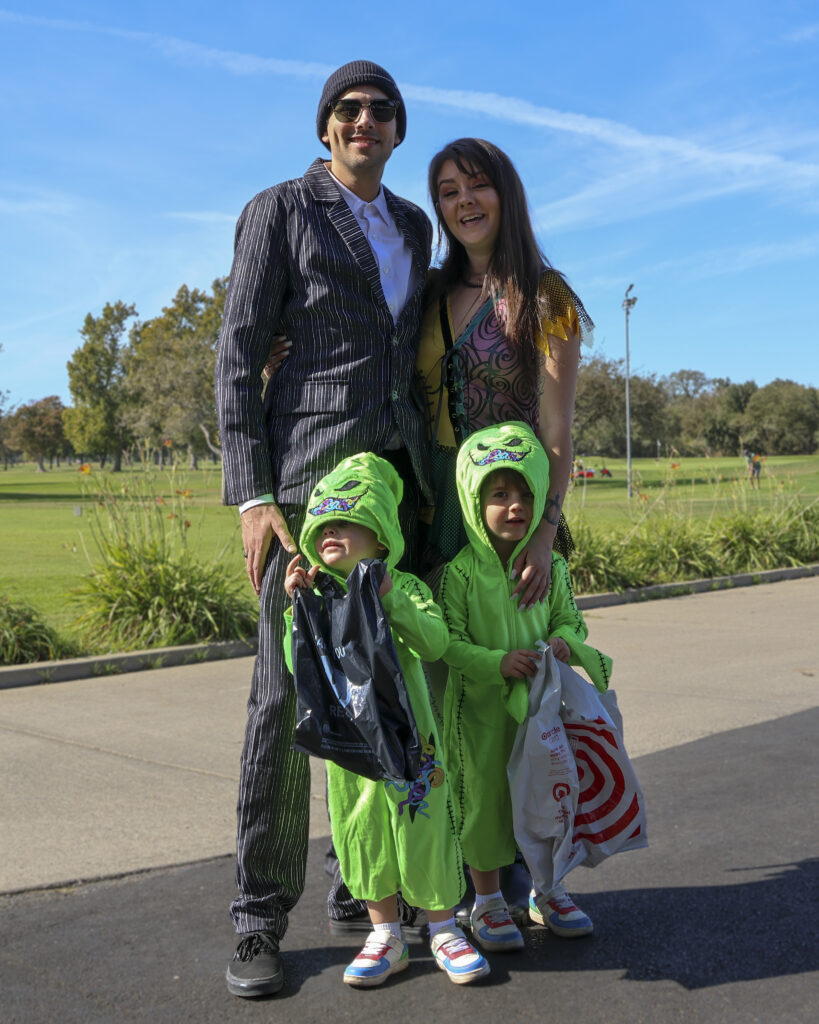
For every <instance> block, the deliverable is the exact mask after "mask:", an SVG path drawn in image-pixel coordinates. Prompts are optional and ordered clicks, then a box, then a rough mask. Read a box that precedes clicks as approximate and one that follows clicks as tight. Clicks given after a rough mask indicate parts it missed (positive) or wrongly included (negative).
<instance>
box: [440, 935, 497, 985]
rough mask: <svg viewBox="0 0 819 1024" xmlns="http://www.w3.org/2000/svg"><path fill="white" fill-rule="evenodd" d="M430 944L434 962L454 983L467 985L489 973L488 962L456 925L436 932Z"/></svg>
mask: <svg viewBox="0 0 819 1024" xmlns="http://www.w3.org/2000/svg"><path fill="white" fill-rule="evenodd" d="M430 946H431V948H432V955H433V956H434V957H435V962H436V963H437V964H438V966H439V967H440V968H441V970H442V971H446V973H447V975H448V976H449V979H450V981H454V982H455V984H456V985H468V984H469V982H470V981H476V980H477V979H478V978H482V977H483V976H484V975H486V974H489V964H488V963H487V962H486V960H485V959H484V958H483V956H482V955H481V954H480V953H479V952H478V951H477V949H475V947H474V946H472V945H470V944H469V942H467V940H466V936H465V935H464V933H463V932H462V931H461V929H460V928H458V927H455V928H445V929H444V930H443V931H440V932H437V933H436V934H435V935H433V937H432V941H431V942H430Z"/></svg>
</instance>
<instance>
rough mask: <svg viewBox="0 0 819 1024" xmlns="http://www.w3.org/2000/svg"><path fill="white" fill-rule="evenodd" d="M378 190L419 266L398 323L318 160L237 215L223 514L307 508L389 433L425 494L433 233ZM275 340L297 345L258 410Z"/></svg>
mask: <svg viewBox="0 0 819 1024" xmlns="http://www.w3.org/2000/svg"><path fill="white" fill-rule="evenodd" d="M384 191H385V195H386V200H387V206H388V207H389V210H390V212H391V213H392V215H393V217H394V218H395V222H396V224H397V225H398V228H399V230H400V231H401V232H402V234H403V235H404V237H405V238H406V240H407V244H408V245H409V247H410V249H411V252H412V259H413V282H414V285H415V287H414V291H413V292H412V294H411V295H410V297H409V299H408V300H407V304H406V306H405V307H404V309H403V310H402V312H401V315H400V317H399V319H398V322H397V324H396V323H394V322H393V319H392V315H391V314H390V311H389V309H388V307H387V303H386V300H385V299H384V294H383V292H382V290H381V279H380V275H379V270H378V265H377V263H376V261H375V257H374V256H373V253H372V250H371V248H370V245H369V242H368V241H367V239H366V238H365V237H364V234H363V233H362V231H361V229H360V228H359V226H358V224H357V222H356V220H355V217H354V216H353V214H352V212H351V211H350V208H349V207H348V206H347V203H346V202H345V201H344V199H343V198H342V197H341V193H340V192H339V190H338V188H337V187H336V185H335V182H334V181H333V179H332V177H331V176H330V175H329V174H328V173H327V170H326V169H325V167H324V166H323V163H322V161H321V160H320V159H319V160H316V161H315V162H314V163H313V164H312V165H311V166H310V167H309V168H308V170H307V173H306V174H305V175H304V176H303V177H302V178H296V179H294V180H292V181H285V182H283V183H282V184H280V185H274V186H273V187H272V188H269V189H266V190H265V191H264V192H260V193H259V195H257V196H256V197H255V198H254V199H252V200H251V201H250V202H249V203H248V205H247V206H246V207H245V209H244V211H243V212H242V214H241V216H240V218H239V222H238V224H237V227H236V244H235V254H234V260H233V268H232V270H231V274H230V283H229V286H228V292H227V298H226V302H225V313H224V319H223V321H222V330H221V334H220V337H219V347H218V354H217V362H216V403H217V409H218V412H219V431H220V437H221V442H222V456H223V474H224V495H223V497H224V501H225V503H226V504H229V505H235V504H240V503H241V502H243V501H246V500H248V499H249V498H254V497H257V496H258V495H260V494H266V493H272V494H273V495H274V497H275V499H276V501H277V502H279V503H282V504H287V503H290V504H303V503H304V502H306V500H307V498H308V496H309V494H310V490H311V489H312V487H313V486H314V484H315V483H316V481H317V480H318V479H319V478H320V477H321V476H322V475H324V474H325V473H326V472H328V471H329V470H330V469H332V467H333V466H334V465H335V464H336V463H337V462H338V461H340V460H341V459H342V458H344V457H346V456H347V455H352V454H355V453H356V452H360V451H374V452H381V451H383V449H384V447H385V445H386V444H387V443H388V441H389V439H390V437H391V435H392V434H393V432H394V429H395V427H396V426H397V427H398V429H399V431H400V432H401V436H402V437H403V439H404V443H405V445H406V447H407V449H408V451H409V454H410V457H411V459H412V463H413V466H414V468H415V471H416V474H417V476H418V479H419V482H420V483H421V484H422V487H423V488H424V490H425V491H427V492H428V487H427V485H426V473H425V469H424V467H425V464H426V461H427V458H426V446H427V441H426V437H425V432H424V426H423V421H422V417H421V412H420V408H419V403H418V400H417V397H416V395H415V391H414V387H413V370H414V365H415V351H416V346H417V341H418V329H419V325H420V318H421V303H422V293H423V283H424V279H425V276H426V272H427V269H428V267H429V260H430V248H431V242H432V226H431V225H430V223H429V219H428V218H427V216H426V214H424V212H423V211H422V210H420V209H419V208H418V207H417V206H414V205H413V204H412V203H409V202H407V201H406V200H403V199H400V198H399V197H398V196H395V195H393V194H392V193H391V192H388V191H387V190H386V189H385V190H384ZM277 331H278V332H281V333H284V334H287V336H288V338H290V339H291V340H292V342H293V347H292V348H291V350H290V354H289V356H288V357H287V359H286V360H285V361H284V362H283V364H282V365H281V367H280V368H279V370H278V372H277V373H276V375H275V376H274V378H273V380H272V381H271V382H270V385H269V386H268V388H267V391H266V393H265V396H264V401H263V400H262V396H261V379H260V375H261V371H262V368H263V367H264V364H265V362H266V359H267V355H268V353H269V350H270V338H271V336H272V335H273V334H274V333H276V332H277Z"/></svg>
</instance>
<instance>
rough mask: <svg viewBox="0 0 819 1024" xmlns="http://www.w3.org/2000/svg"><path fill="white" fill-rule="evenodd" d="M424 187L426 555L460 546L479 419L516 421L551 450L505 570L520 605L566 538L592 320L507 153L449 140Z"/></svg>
mask: <svg viewBox="0 0 819 1024" xmlns="http://www.w3.org/2000/svg"><path fill="white" fill-rule="evenodd" d="M429 192H430V196H431V198H432V202H433V204H434V207H435V211H436V213H437V215H438V224H439V233H440V232H443V234H444V235H445V237H446V254H445V258H444V261H443V264H442V265H441V267H440V269H438V270H433V271H431V272H430V279H429V283H428V305H427V311H426V314H425V317H424V322H423V326H422V330H421V339H420V343H419V348H418V358H417V364H416V365H417V371H418V372H417V377H418V384H419V388H420V391H421V394H422V396H423V398H424V403H425V409H426V416H427V423H428V426H429V437H430V442H431V447H432V455H431V464H432V472H433V477H434V479H433V483H434V486H435V489H436V493H437V505H436V507H435V510H434V512H433V513H432V514H431V516H428V519H430V520H431V521H430V523H429V531H428V537H427V540H428V549H429V550H431V552H432V553H433V554H432V558H433V560H436V559H437V560H438V561H440V560H442V559H443V560H449V559H450V558H452V557H453V556H454V555H455V553H456V552H457V551H458V550H460V548H461V547H462V546H463V544H464V543H465V535H464V533H463V525H462V523H461V514H460V509H459V506H458V497H457V490H456V487H455V457H456V453H457V448H458V444H459V443H460V441H462V440H463V439H464V437H466V436H468V435H469V434H471V433H472V432H473V431H475V430H478V429H479V428H481V427H485V426H489V425H491V424H494V423H499V422H504V421H507V420H523V421H525V422H526V423H528V424H529V425H530V426H531V427H532V429H533V430H534V431H535V433H536V434H537V436H538V437H539V438H540V440H541V442H542V444H543V447H544V448H545V450H546V454H547V456H548V458H549V470H550V479H551V483H550V486H549V491H548V495H547V501H546V512H545V515H544V518H543V521H542V522H541V523H540V525H539V526H538V528H537V530H536V531H535V533H534V535H533V537H532V540H531V542H530V544H529V545H528V547H527V548H526V550H525V551H524V552H523V553H522V554H521V555H520V556H519V558H518V559H517V561H516V563H515V566H514V573H515V574H516V575H518V576H520V582H519V583H518V585H517V587H516V590H515V593H521V594H522V596H521V598H520V607H521V608H524V607H530V606H531V605H533V604H534V603H535V602H536V601H540V600H543V599H544V598H545V596H546V592H547V591H548V589H549V577H550V573H551V553H552V548H553V547H556V548H557V550H559V551H562V552H563V553H564V554H568V550H567V548H568V547H569V546H570V544H571V540H570V537H569V534H568V530H567V529H566V527H565V522H564V521H563V520H562V518H561V508H562V505H563V500H564V497H565V494H566V488H567V486H568V482H569V473H570V470H571V458H572V439H571V429H572V417H573V412H574V398H575V387H576V382H577V367H578V362H579V359H580V343H581V340H586V339H588V338H589V337H590V335H591V332H592V330H593V328H594V324H593V323H592V321H591V318H590V317H589V315H588V313H587V312H586V310H585V309H584V308H583V304H582V303H581V302H580V300H579V299H578V297H577V296H576V295H575V294H574V292H573V291H572V289H571V288H570V287H569V286H568V284H566V281H565V280H564V278H563V276H562V274H560V273H559V272H558V271H557V270H555V269H554V268H553V267H552V266H551V265H550V264H549V262H548V260H547V259H546V257H545V256H544V255H543V253H542V252H541V251H540V248H539V246H538V244H537V242H536V240H535V235H534V231H533V230H532V225H531V221H530V218H529V211H528V207H527V202H526V194H525V192H524V189H523V185H522V184H521V181H520V178H519V176H518V173H517V171H516V170H515V168H514V165H513V164H512V161H511V160H510V159H509V157H508V156H507V155H506V154H505V153H504V152H502V150H500V149H498V147H497V146H494V145H492V143H490V142H486V141H484V140H483V139H458V140H457V141H455V142H451V143H450V144H449V145H448V146H445V147H444V148H443V149H442V150H441V151H440V153H438V154H437V155H436V156H435V157H434V158H433V160H432V163H431V164H430V168H429Z"/></svg>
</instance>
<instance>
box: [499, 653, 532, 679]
mask: <svg viewBox="0 0 819 1024" xmlns="http://www.w3.org/2000/svg"><path fill="white" fill-rule="evenodd" d="M540 658H541V653H540V651H523V650H519V651H510V652H509V653H508V654H504V656H503V658H502V659H501V664H500V670H501V675H502V676H507V677H508V678H510V679H524V678H525V677H526V676H529V677H531V676H533V675H534V674H535V672H537V666H538V662H539V661H540Z"/></svg>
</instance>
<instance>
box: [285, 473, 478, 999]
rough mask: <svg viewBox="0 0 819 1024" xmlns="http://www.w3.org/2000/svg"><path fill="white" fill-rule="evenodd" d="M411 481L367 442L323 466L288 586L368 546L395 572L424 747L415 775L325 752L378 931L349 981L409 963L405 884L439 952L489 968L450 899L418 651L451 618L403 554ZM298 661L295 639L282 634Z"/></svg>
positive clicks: (392, 608)
mask: <svg viewBox="0 0 819 1024" xmlns="http://www.w3.org/2000/svg"><path fill="white" fill-rule="evenodd" d="M402 492H403V486H402V484H401V480H400V478H399V476H398V474H397V473H396V472H395V470H394V469H393V467H392V466H391V465H390V464H389V463H388V462H386V461H385V460H384V459H380V458H379V457H378V456H376V455H372V454H370V453H363V454H359V455H354V456H353V457H352V458H348V459H345V460H344V461H343V462H342V463H341V464H340V465H339V466H337V467H336V468H335V469H334V470H333V471H332V472H331V473H330V474H328V475H327V476H326V477H324V479H323V480H321V481H320V482H319V483H318V485H317V486H316V489H315V491H313V493H312V496H311V497H310V498H309V499H308V501H307V510H306V512H307V514H306V521H305V524H304V528H303V529H302V532H301V538H300V540H299V546H300V547H301V550H302V551H303V552H304V554H305V556H306V557H307V559H308V561H309V562H310V566H311V568H310V569H309V570H304V569H303V568H301V567H300V566H299V560H300V556H298V555H297V556H296V557H295V558H294V559H293V560H292V561H291V562H290V564H289V566H288V568H287V577H286V579H285V582H284V589H285V591H286V593H287V595H288V596H289V597H290V598H292V597H293V595H294V593H295V591H296V590H297V589H299V588H303V589H306V588H309V587H311V586H312V585H313V582H314V580H315V576H316V573H317V572H318V570H319V569H323V570H324V571H325V572H327V573H330V575H331V576H333V577H334V578H335V579H336V580H337V582H339V583H341V584H342V585H344V584H345V582H346V580H347V577H348V576H349V575H350V573H351V572H353V570H354V569H355V567H356V566H357V565H358V563H359V562H360V561H361V560H362V559H365V558H378V559H382V560H383V561H384V562H385V563H386V565H387V573H386V575H385V577H384V580H383V583H382V584H381V590H380V596H381V601H382V603H383V606H384V611H385V613H386V615H387V619H388V621H389V623H390V630H391V633H392V637H393V640H394V641H395V647H396V650H397V653H398V660H399V662H400V665H401V671H402V673H403V676H404V680H405V682H406V686H407V694H408V696H409V700H410V704H411V706H412V710H413V713H414V716H415V721H416V724H417V726H418V732H419V736H420V739H421V743H422V746H423V757H422V760H421V766H420V770H419V773H418V776H417V778H416V780H415V782H414V783H410V782H407V783H406V784H404V785H403V786H397V785H395V784H394V783H392V782H383V781H378V782H375V781H373V780H371V779H367V778H364V777H363V776H361V775H355V774H353V773H352V772H349V771H347V770H345V769H344V768H341V767H339V766H338V765H336V764H334V763H333V762H331V761H328V762H327V782H328V806H329V812H330V823H331V825H332V829H333V842H334V845H335V848H336V852H337V854H338V858H339V862H340V864H341V872H342V875H343V877H344V880H345V881H346V883H347V886H348V888H349V890H350V892H351V893H352V894H353V895H354V896H355V897H356V898H357V899H361V900H365V901H366V903H367V909H368V911H369V915H370V920H371V922H372V931H371V932H370V934H369V935H368V936H367V939H366V941H365V943H364V947H363V948H362V950H361V952H360V953H359V954H358V956H357V957H356V958H355V959H354V960H353V961H352V963H351V964H350V965H349V966H348V967H347V969H346V970H345V971H344V981H345V982H346V984H348V985H353V986H356V987H362V988H370V987H372V986H375V985H381V984H382V983H383V982H385V981H386V980H387V978H389V977H390V975H392V974H396V973H398V972H399V971H403V970H404V969H405V968H406V967H408V966H409V949H408V947H407V943H406V941H405V939H404V936H403V934H402V930H401V920H400V917H399V912H398V890H399V889H400V890H401V893H402V896H403V898H404V899H405V900H406V901H407V902H409V903H411V904H412V905H413V906H418V907H422V908H423V909H425V910H426V912H427V917H428V919H429V935H430V946H431V949H432V955H433V957H434V958H435V962H436V963H437V965H438V966H439V967H440V968H441V970H443V971H445V972H446V973H447V975H448V976H449V978H450V979H451V980H452V981H454V982H455V983H456V984H465V983H468V982H472V981H475V980H477V979H478V978H481V977H483V976H484V975H486V974H488V973H489V964H488V963H487V962H486V960H485V959H484V957H483V956H482V955H481V954H480V953H479V952H478V951H477V950H475V949H474V948H473V947H472V946H471V945H470V943H469V942H467V940H466V936H465V935H464V933H463V932H462V931H461V929H460V928H459V927H458V926H457V925H456V923H455V911H454V908H455V906H456V904H457V903H458V902H459V900H460V899H461V897H462V896H463V893H464V889H465V884H466V883H465V880H464V873H463V866H462V858H461V848H460V845H459V843H458V839H457V837H456V835H455V832H454V831H453V827H452V826H453V814H454V804H453V797H452V790H451V785H450V776H449V769H448V768H447V766H446V764H445V762H444V761H443V758H442V749H441V741H440V739H439V736H438V729H437V726H436V724H435V719H434V716H433V713H432V708H431V706H430V700H429V693H428V691H427V683H426V679H425V677H424V670H423V668H422V667H421V662H420V660H419V659H420V658H425V659H428V660H429V661H434V660H436V659H437V658H440V657H441V655H442V654H443V653H444V651H445V650H446V648H447V645H448V644H449V630H448V629H447V627H446V624H445V622H444V619H443V616H442V614H441V610H440V608H439V607H438V606H437V605H436V604H435V602H434V601H433V599H432V593H431V591H430V590H429V588H428V587H427V586H426V585H425V584H424V583H422V582H421V580H419V579H418V578H417V577H416V576H413V575H411V574H410V573H407V572H400V571H399V570H398V569H397V568H396V565H397V563H398V562H399V560H400V558H401V555H402V554H403V551H404V540H403V538H402V536H401V527H400V525H399V522H398V503H399V502H400V500H401V495H402ZM285 652H286V653H287V654H288V666H289V667H290V668H292V659H291V657H290V656H289V655H290V646H289V645H286V646H285Z"/></svg>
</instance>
